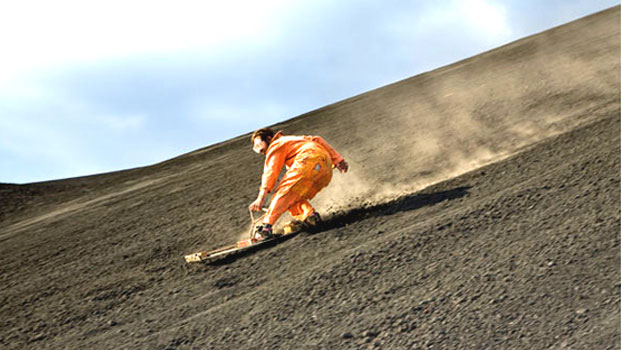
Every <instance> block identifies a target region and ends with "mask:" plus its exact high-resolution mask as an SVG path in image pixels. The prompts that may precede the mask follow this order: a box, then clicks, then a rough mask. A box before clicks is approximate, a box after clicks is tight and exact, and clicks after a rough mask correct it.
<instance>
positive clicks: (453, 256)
mask: <svg viewBox="0 0 622 350" xmlns="http://www.w3.org/2000/svg"><path fill="white" fill-rule="evenodd" d="M301 83H303V82H301ZM276 127H278V128H280V129H283V130H285V132H286V133H296V134H318V135H322V136H324V137H325V138H326V139H327V140H328V141H329V142H330V143H331V144H333V145H334V146H335V147H336V148H337V149H338V150H339V151H341V152H342V153H343V154H344V156H345V157H346V158H347V159H349V160H350V161H351V165H352V171H351V173H348V174H346V175H342V174H335V179H334V183H333V184H331V186H330V187H329V188H328V189H327V190H326V191H325V192H323V193H322V194H321V195H320V196H319V197H318V198H317V201H316V202H315V203H316V204H317V205H318V208H321V210H322V213H323V214H324V217H325V222H324V223H323V224H322V225H321V226H320V227H319V228H317V229H316V230H314V231H313V232H303V233H301V234H299V235H297V236H295V237H293V238H291V239H289V240H286V241H284V242H282V243H280V244H278V245H273V246H271V247H268V248H265V249H259V250H256V251H252V252H249V253H247V254H242V255H239V256H230V257H226V258H224V259H221V260H219V261H216V262H214V263H212V264H194V265H187V264H185V263H184V261H183V255H185V254H188V253H191V252H193V251H196V250H199V249H211V248H216V247H218V246H221V245H224V244H227V243H231V242H233V241H235V240H236V239H237V238H238V237H239V236H240V235H241V234H242V233H243V232H245V231H246V230H247V227H248V212H247V206H248V204H250V202H251V201H252V200H253V199H254V197H255V196H256V191H257V187H258V185H259V177H260V172H261V162H262V159H261V157H259V156H257V155H255V154H254V153H253V152H252V151H251V148H250V143H249V141H248V135H243V136H240V137H238V138H235V139H232V140H230V141H227V142H224V143H221V144H218V145H214V146H211V147H207V148H205V149H201V150H197V151H195V152H192V153H189V154H186V155H183V156H180V157H178V158H175V159H172V160H169V161H166V162H163V163H159V164H156V165H153V166H149V167H143V168H137V169H131V170H126V171H120V172H115V173H109V174H101V175H96V176H90V177H82V178H74V179H65V180H59V181H50V182H43V183H33V184H25V185H13V184H0V348H2V349H35V348H36V349H246V348H249V349H273V348H282V349H316V348H318V349H368V348H381V349H413V348H414V349H416V348H422V349H427V348H429V349H432V348H436V349H458V348H467V349H487V348H490V349H619V348H620V8H619V7H615V8H613V9H610V10H607V11H604V12H602V13H599V14H596V15H593V16H590V17H586V18H584V19H581V20H578V21H575V22H572V23H570V24H568V25H565V26H561V27H558V28H555V29H552V30H549V31H547V32H543V33H541V34H538V35H535V36H532V37H529V38H525V39H523V40H520V41H517V42H515V43H511V44H509V45H506V46H504V47H501V48H498V49H496V50H493V51H490V52H486V53H483V54H481V55H479V56H475V57H473V58H470V59H467V60H464V61H460V62H457V63H455V64H453V65H450V66H447V67H443V68H440V69H438V70H435V71H432V72H429V73H425V74H422V75H419V76H415V77H413V78H409V79H406V80H404V81H401V82H398V83H395V84H392V85H389V86H386V87H383V88H380V89H377V90H374V91H371V92H369V93H366V94H363V95H360V96H356V97H353V98H351V99H348V100H344V101H341V102H338V103H336V104H333V105H330V106H326V107H323V108H321V109H318V110H316V111H312V112H310V113H308V114H306V115H303V116H300V117H297V118H294V119H291V120H288V121H286V122H284V123H282V124H280V125H277V126H276Z"/></svg>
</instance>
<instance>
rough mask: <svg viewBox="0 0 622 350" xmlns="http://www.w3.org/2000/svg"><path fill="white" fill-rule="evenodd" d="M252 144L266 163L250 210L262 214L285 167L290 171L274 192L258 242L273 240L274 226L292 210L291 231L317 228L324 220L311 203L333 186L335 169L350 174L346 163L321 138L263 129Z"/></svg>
mask: <svg viewBox="0 0 622 350" xmlns="http://www.w3.org/2000/svg"><path fill="white" fill-rule="evenodd" d="M251 142H252V143H253V150H254V151H255V152H257V153H261V154H263V155H265V156H266V160H265V163H264V170H263V175H262V177H261V186H260V187H259V195H258V196H257V199H256V200H255V201H254V202H253V203H251V205H250V206H249V209H250V210H254V211H260V210H261V208H262V206H263V204H264V201H265V198H266V195H267V194H268V193H271V192H272V190H273V189H274V187H275V184H276V181H277V179H278V177H279V174H280V173H281V169H282V168H283V165H285V167H286V169H287V171H286V173H285V175H283V178H282V179H281V182H280V183H279V185H278V186H277V187H276V190H275V191H274V195H273V196H272V201H271V202H270V206H269V207H268V211H267V213H266V215H265V216H264V219H263V224H262V225H260V226H258V227H257V228H256V230H255V238H257V239H265V238H268V237H271V236H272V225H274V223H275V222H276V221H277V220H278V218H279V217H280V216H281V215H282V214H283V213H285V212H286V211H288V210H289V213H290V214H291V216H292V217H293V218H294V220H293V221H292V222H290V223H289V224H288V226H289V231H298V230H300V229H301V228H302V227H304V226H314V225H317V223H319V221H320V216H319V214H318V213H317V212H316V211H315V210H314V209H313V206H311V203H309V200H310V199H312V198H313V197H315V195H316V194H318V192H320V190H322V189H323V188H324V187H326V186H327V185H328V184H329V183H330V180H331V179H332V177H333V167H335V168H337V169H338V170H339V171H340V172H342V173H345V172H347V171H348V163H347V162H346V161H345V159H343V157H342V156H341V155H340V154H339V153H338V152H337V151H335V149H334V148H332V147H331V146H330V145H329V144H328V142H326V141H325V140H324V139H323V138H322V137H320V136H294V135H283V133H282V132H280V131H279V132H277V133H275V132H274V131H273V130H272V129H270V128H263V129H259V130H257V131H255V132H254V133H253V135H252V136H251Z"/></svg>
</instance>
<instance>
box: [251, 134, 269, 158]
mask: <svg viewBox="0 0 622 350" xmlns="http://www.w3.org/2000/svg"><path fill="white" fill-rule="evenodd" d="M267 149H268V143H267V142H266V141H263V140H262V139H261V137H255V140H253V151H255V153H261V154H266V150H267Z"/></svg>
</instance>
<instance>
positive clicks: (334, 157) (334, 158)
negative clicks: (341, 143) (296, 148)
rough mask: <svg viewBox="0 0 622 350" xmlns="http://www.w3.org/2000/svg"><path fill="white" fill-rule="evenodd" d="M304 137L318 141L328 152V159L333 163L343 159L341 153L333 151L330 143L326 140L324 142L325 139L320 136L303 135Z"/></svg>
mask: <svg viewBox="0 0 622 350" xmlns="http://www.w3.org/2000/svg"><path fill="white" fill-rule="evenodd" d="M304 138H305V139H307V140H311V141H313V142H316V143H319V144H320V145H321V146H322V147H323V148H324V149H325V150H326V152H328V155H330V161H331V163H332V164H333V165H337V164H339V163H340V162H341V161H342V160H343V157H342V156H341V154H339V152H337V151H335V149H334V148H332V147H331V145H329V144H328V142H326V140H324V139H323V138H322V137H321V136H304Z"/></svg>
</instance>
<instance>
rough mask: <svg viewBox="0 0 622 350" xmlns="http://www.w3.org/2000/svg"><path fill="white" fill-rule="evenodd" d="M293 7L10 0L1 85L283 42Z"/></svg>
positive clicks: (2, 15) (3, 29)
mask: <svg viewBox="0 0 622 350" xmlns="http://www.w3.org/2000/svg"><path fill="white" fill-rule="evenodd" d="M288 6H289V5H288V2H286V1H285V0H264V1H248V0H229V1H219V2H214V1H209V2H207V1H193V0H181V1H175V2H173V1H147V0H138V1H122V0H110V1H105V2H91V1H79V0H58V1H32V0H31V1H28V0H24V1H6V2H2V4H0V43H2V52H3V53H2V56H1V57H0V84H2V82H6V81H7V80H8V79H9V78H11V77H14V76H15V75H16V74H18V73H21V72H23V71H25V70H30V69H36V68H41V67H49V66H54V65H59V64H70V63H73V62H79V61H89V60H98V59H102V58H114V57H125V56H131V55H136V54H141V53H153V52H156V53H157V52H168V53H170V52H171V51H179V50H197V49H200V50H213V51H216V50H218V49H219V48H223V47H227V46H229V45H235V44H236V43H237V44H239V42H241V41H243V42H248V43H251V42H252V43H253V44H255V45H256V44H257V43H258V42H262V41H265V40H271V37H273V36H274V35H277V34H276V32H275V30H274V25H273V24H274V22H275V21H276V20H277V19H278V18H279V17H280V16H282V15H283V13H284V12H286V11H287V10H288Z"/></svg>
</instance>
